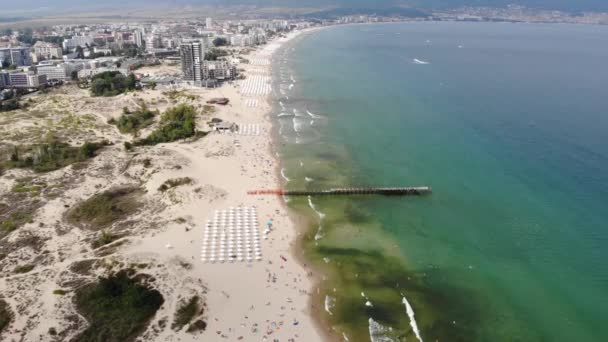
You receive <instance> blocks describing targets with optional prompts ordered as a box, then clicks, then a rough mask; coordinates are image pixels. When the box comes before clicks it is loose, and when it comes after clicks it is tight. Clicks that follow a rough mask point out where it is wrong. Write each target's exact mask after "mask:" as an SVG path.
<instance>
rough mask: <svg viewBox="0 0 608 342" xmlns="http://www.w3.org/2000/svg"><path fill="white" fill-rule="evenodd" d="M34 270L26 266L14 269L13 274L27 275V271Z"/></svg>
mask: <svg viewBox="0 0 608 342" xmlns="http://www.w3.org/2000/svg"><path fill="white" fill-rule="evenodd" d="M33 269H34V265H32V264H26V265H21V266H17V267H15V273H28V272H29V271H31V270H33Z"/></svg>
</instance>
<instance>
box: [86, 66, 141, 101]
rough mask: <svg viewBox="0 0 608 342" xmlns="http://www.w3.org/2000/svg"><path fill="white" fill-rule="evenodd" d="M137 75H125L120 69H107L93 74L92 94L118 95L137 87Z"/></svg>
mask: <svg viewBox="0 0 608 342" xmlns="http://www.w3.org/2000/svg"><path fill="white" fill-rule="evenodd" d="M136 86H137V82H136V80H135V76H134V75H133V74H130V75H129V76H127V77H125V76H124V75H122V74H121V73H120V72H118V71H106V72H102V73H100V74H97V75H95V76H93V78H92V79H91V95H93V96H116V95H118V94H122V93H124V92H126V91H129V90H134V89H136Z"/></svg>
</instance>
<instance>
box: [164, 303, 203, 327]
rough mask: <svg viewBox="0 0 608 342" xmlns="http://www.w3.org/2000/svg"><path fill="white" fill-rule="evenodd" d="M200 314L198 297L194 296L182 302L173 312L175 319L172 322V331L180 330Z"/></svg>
mask: <svg viewBox="0 0 608 342" xmlns="http://www.w3.org/2000/svg"><path fill="white" fill-rule="evenodd" d="M201 313H202V312H201V298H200V297H199V296H194V297H192V298H190V299H189V300H187V301H182V302H181V303H180V306H179V308H178V309H177V311H176V312H175V319H174V320H173V324H172V325H171V328H172V329H174V330H181V329H182V328H183V327H184V326H186V324H190V322H192V320H193V319H194V318H195V317H196V316H198V315H200V314H201Z"/></svg>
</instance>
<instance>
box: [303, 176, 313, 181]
mask: <svg viewBox="0 0 608 342" xmlns="http://www.w3.org/2000/svg"><path fill="white" fill-rule="evenodd" d="M304 180H305V181H307V182H312V181H314V179H313V178H310V177H304Z"/></svg>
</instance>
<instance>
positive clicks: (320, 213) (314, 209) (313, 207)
mask: <svg viewBox="0 0 608 342" xmlns="http://www.w3.org/2000/svg"><path fill="white" fill-rule="evenodd" d="M308 206H309V207H310V209H312V210H313V211H314V212H315V213H317V215H319V219H321V220H323V219H324V218H325V214H324V213H322V212H320V211H318V210H317V207H315V205H314V204H313V203H312V197H310V196H308Z"/></svg>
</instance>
